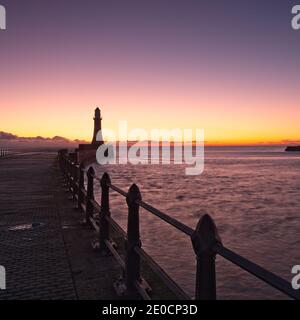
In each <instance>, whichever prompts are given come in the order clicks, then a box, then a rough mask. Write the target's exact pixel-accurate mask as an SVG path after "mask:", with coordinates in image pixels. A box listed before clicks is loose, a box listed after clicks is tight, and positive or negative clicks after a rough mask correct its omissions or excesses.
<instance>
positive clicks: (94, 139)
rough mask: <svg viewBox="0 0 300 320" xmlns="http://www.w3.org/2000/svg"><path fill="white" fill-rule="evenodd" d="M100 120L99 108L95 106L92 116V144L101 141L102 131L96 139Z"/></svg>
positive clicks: (100, 128) (99, 128) (97, 143)
mask: <svg viewBox="0 0 300 320" xmlns="http://www.w3.org/2000/svg"><path fill="white" fill-rule="evenodd" d="M101 121H102V118H101V111H100V109H99V108H96V109H95V116H94V134H93V140H92V144H93V145H99V144H102V143H103V137H102V133H101V137H100V139H98V141H97V140H96V137H97V133H98V132H99V131H100V130H102V126H101Z"/></svg>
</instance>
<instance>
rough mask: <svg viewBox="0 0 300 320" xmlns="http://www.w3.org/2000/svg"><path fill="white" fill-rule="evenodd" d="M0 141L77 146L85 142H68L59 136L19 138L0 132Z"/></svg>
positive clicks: (68, 140)
mask: <svg viewBox="0 0 300 320" xmlns="http://www.w3.org/2000/svg"><path fill="white" fill-rule="evenodd" d="M0 141H11V142H44V143H47V142H49V143H60V144H61V143H63V144H79V143H86V141H81V140H78V139H76V140H70V139H67V138H64V137H61V136H54V137H53V138H45V137H42V136H36V137H19V136H17V135H15V134H12V133H9V132H4V131H0Z"/></svg>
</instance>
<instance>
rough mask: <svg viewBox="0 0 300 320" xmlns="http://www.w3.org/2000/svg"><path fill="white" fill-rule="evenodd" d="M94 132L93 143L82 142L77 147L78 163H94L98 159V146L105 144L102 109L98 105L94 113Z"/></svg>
mask: <svg viewBox="0 0 300 320" xmlns="http://www.w3.org/2000/svg"><path fill="white" fill-rule="evenodd" d="M93 119H94V134H93V139H92V142H91V143H80V144H79V146H78V148H76V149H75V154H76V156H75V158H76V159H77V162H78V163H81V162H85V163H86V164H87V163H92V162H94V161H96V151H97V149H98V147H99V146H100V145H102V144H104V141H103V135H102V132H101V130H102V123H101V121H102V117H101V111H100V109H99V108H98V107H97V108H96V109H95V115H94V118H93ZM97 138H98V139H97Z"/></svg>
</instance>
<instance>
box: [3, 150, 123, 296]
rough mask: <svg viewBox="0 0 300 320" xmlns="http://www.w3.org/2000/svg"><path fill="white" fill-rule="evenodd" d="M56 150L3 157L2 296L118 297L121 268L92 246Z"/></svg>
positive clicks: (89, 233)
mask: <svg viewBox="0 0 300 320" xmlns="http://www.w3.org/2000/svg"><path fill="white" fill-rule="evenodd" d="M55 157H56V154H54V153H31V154H28V155H23V156H22V157H13V158H6V159H5V158H1V159H0V265H2V266H4V267H5V269H6V287H7V288H6V290H0V299H77V298H79V299H113V298H116V297H115V294H114V291H113V288H112V283H113V279H112V277H115V276H116V275H117V274H118V273H119V270H118V268H117V267H115V264H114V263H113V261H111V259H110V258H106V260H105V263H103V261H102V263H101V259H103V258H102V257H100V256H99V255H97V254H96V253H95V252H94V251H93V250H92V249H91V246H90V241H91V240H93V239H92V238H93V237H95V235H94V234H93V232H91V230H90V229H88V228H87V227H84V226H82V225H81V224H80V223H79V221H80V214H79V212H78V211H76V210H74V209H73V206H74V203H72V202H71V201H68V200H67V197H68V194H66V193H65V192H64V190H63V187H62V184H61V179H60V174H59V172H58V169H57V168H56V167H55V166H56V164H55Z"/></svg>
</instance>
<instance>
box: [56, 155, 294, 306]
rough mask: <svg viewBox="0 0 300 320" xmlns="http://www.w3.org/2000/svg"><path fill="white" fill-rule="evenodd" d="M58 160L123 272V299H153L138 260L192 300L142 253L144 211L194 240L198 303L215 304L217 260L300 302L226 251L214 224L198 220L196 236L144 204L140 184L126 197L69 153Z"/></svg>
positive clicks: (283, 285) (283, 284) (278, 281)
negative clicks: (113, 199)
mask: <svg viewBox="0 0 300 320" xmlns="http://www.w3.org/2000/svg"><path fill="white" fill-rule="evenodd" d="M58 159H59V164H60V167H61V170H62V172H63V175H64V179H65V181H66V183H67V186H68V189H69V190H70V191H71V192H72V194H73V198H74V199H76V201H77V207H78V208H79V209H80V210H82V211H83V212H84V213H85V221H86V223H88V224H90V225H91V226H92V227H94V228H95V229H96V230H97V231H98V234H99V242H98V248H99V249H100V251H101V252H103V253H110V254H112V255H113V256H114V257H115V259H116V261H117V262H118V263H119V265H120V266H121V267H122V268H123V270H124V273H123V277H122V280H121V281H120V282H119V283H118V284H116V285H115V288H116V290H117V291H118V292H119V293H120V294H131V293H134V292H137V293H139V294H140V295H141V296H142V297H143V298H144V299H150V295H149V292H150V288H149V285H148V284H147V283H146V281H145V280H143V279H142V277H141V265H140V260H141V258H142V259H144V261H146V263H147V264H148V266H149V267H150V268H151V269H152V270H153V271H154V272H155V273H156V274H157V275H159V276H160V278H161V279H162V280H163V282H164V283H165V284H166V285H167V286H168V288H169V289H170V290H171V291H172V292H173V293H174V294H175V296H176V297H177V298H179V299H190V297H189V296H188V295H187V294H186V293H185V292H184V291H183V290H182V289H181V288H180V287H179V286H178V285H177V284H176V283H175V281H173V280H172V279H171V278H170V276H169V275H168V274H167V273H166V272H165V271H164V270H163V269H162V268H161V267H160V266H159V265H158V264H157V263H156V262H155V261H154V260H153V259H152V258H151V257H150V256H149V255H148V254H147V253H146V252H145V251H144V250H143V249H142V242H141V240H140V232H139V208H140V207H142V208H144V209H145V210H147V211H148V212H150V213H152V214H153V215H155V216H157V217H158V218H160V219H162V220H163V221H165V222H166V223H168V224H169V225H171V226H173V227H175V228H176V229H178V230H179V231H181V232H182V233H184V234H185V235H187V236H189V237H190V238H191V241H192V245H193V248H194V251H195V254H196V259H197V267H196V268H197V269H196V285H195V299H197V300H215V299H216V298H217V292H216V269H215V258H216V255H217V254H219V255H220V256H222V257H223V258H225V259H226V260H228V261H230V262H232V263H233V264H234V265H236V266H238V267H240V268H241V269H243V270H245V271H247V272H248V273H250V274H252V275H253V276H255V277H256V278H258V279H260V280H262V281H263V282H265V283H267V284H269V285H270V286H272V287H274V288H276V289H277V290H279V291H281V292H282V293H284V294H285V295H287V296H289V297H290V298H293V299H296V300H300V292H299V290H294V289H293V288H292V286H291V283H289V282H288V281H286V280H284V279H282V278H281V277H279V276H277V275H275V274H274V273H272V272H270V271H268V270H266V269H264V268H262V267H260V266H259V265H257V264H255V263H253V262H252V261H250V260H247V259H246V258H244V257H242V256H240V255H238V254H237V253H235V252H233V251H231V250H230V249H228V248H226V247H225V246H224V245H223V244H222V241H221V238H220V236H219V234H218V230H217V227H216V225H215V223H214V221H213V219H212V218H211V217H210V216H209V215H208V214H205V215H204V216H202V217H201V218H200V220H199V222H198V224H197V227H196V229H195V230H193V229H192V228H190V227H188V226H186V225H185V224H183V223H181V222H180V221H178V220H176V219H174V218H172V217H170V216H168V215H167V214H165V213H163V212H161V211H160V210H158V209H156V208H155V207H153V206H151V205H150V204H148V203H146V202H144V201H143V200H142V196H141V193H140V190H139V188H138V186H137V185H136V184H132V185H131V187H130V188H129V190H128V192H126V191H124V190H122V189H120V188H119V187H117V186H115V185H113V184H112V182H111V180H110V176H109V174H108V173H104V174H103V176H102V177H101V179H100V178H98V177H97V176H96V175H95V171H94V169H93V168H92V167H89V169H88V170H86V168H85V167H84V165H83V164H82V163H81V164H80V165H78V164H77V163H76V154H75V153H70V154H68V153H67V151H66V150H61V151H60V152H59V156H58ZM85 174H86V177H87V189H85V186H84V185H85V184H84V175H85ZM95 180H96V181H98V182H99V183H100V187H101V203H100V204H99V203H98V202H97V201H96V200H95V197H94V181H95ZM110 190H113V191H115V192H117V193H118V194H120V195H121V196H123V197H124V198H126V203H127V206H128V221H127V232H125V231H124V230H123V229H122V228H121V227H120V226H119V225H118V223H117V222H116V221H115V220H114V219H113V218H112V217H111V213H110V205H109V191H110ZM110 228H113V229H115V230H116V231H117V232H119V234H120V235H121V236H122V237H123V238H124V239H125V241H126V246H125V247H126V254H125V259H123V258H122V256H121V255H120V253H119V252H118V250H117V248H116V246H115V245H114V242H113V241H112V240H111V239H110Z"/></svg>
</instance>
